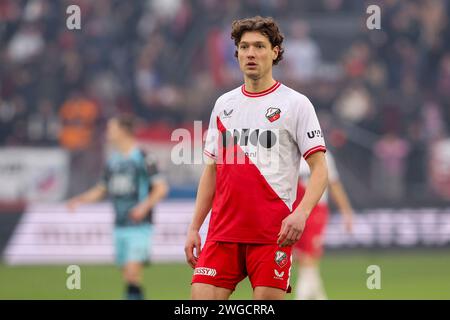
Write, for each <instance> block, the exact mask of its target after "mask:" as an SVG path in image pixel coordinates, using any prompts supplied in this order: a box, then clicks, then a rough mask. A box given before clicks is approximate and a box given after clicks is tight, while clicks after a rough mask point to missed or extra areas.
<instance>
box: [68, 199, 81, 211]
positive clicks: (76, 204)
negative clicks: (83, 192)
mask: <svg viewBox="0 0 450 320" xmlns="http://www.w3.org/2000/svg"><path fill="white" fill-rule="evenodd" d="M79 205H80V201H79V200H78V199H77V198H72V199H70V200H69V201H67V203H66V206H67V209H69V212H75V210H77V208H78V207H79Z"/></svg>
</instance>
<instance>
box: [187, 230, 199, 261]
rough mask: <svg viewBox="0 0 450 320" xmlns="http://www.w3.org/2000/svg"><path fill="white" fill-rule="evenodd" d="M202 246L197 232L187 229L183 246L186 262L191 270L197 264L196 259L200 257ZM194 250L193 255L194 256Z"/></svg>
mask: <svg viewBox="0 0 450 320" xmlns="http://www.w3.org/2000/svg"><path fill="white" fill-rule="evenodd" d="M201 246H202V239H201V238H200V234H199V232H198V231H197V230H193V229H189V230H188V233H187V238H186V244H185V246H184V253H185V255H186V261H187V263H188V264H189V265H190V266H191V268H192V269H194V268H195V265H196V264H197V261H198V257H199V256H200V252H201ZM194 248H195V251H196V252H195V253H196V254H194Z"/></svg>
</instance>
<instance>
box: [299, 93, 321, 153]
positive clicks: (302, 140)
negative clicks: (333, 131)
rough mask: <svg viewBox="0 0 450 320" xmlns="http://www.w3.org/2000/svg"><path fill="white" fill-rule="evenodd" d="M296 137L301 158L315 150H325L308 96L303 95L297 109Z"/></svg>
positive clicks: (317, 121)
mask: <svg viewBox="0 0 450 320" xmlns="http://www.w3.org/2000/svg"><path fill="white" fill-rule="evenodd" d="M297 110H298V113H297V123H296V129H295V130H296V138H297V144H298V147H299V149H300V152H301V154H302V155H303V158H305V159H306V158H308V157H309V156H310V155H312V154H313V153H315V152H317V151H323V152H325V151H326V148H325V141H324V138H323V133H322V129H321V128H320V124H319V120H318V119H317V115H316V111H315V110H314V107H313V105H312V103H311V102H310V101H309V100H308V98H306V97H304V98H303V99H302V101H301V102H300V106H299V108H298V109H297Z"/></svg>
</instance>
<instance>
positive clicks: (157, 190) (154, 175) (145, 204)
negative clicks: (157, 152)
mask: <svg viewBox="0 0 450 320" xmlns="http://www.w3.org/2000/svg"><path fill="white" fill-rule="evenodd" d="M145 175H146V176H147V177H146V178H147V179H149V182H150V186H151V191H150V192H149V193H148V195H147V197H145V199H144V200H142V201H141V202H140V203H138V204H137V205H136V206H135V207H134V208H133V209H132V210H131V215H130V217H131V219H133V220H134V221H141V220H143V219H144V218H145V217H146V216H147V215H148V213H149V212H150V210H152V209H153V207H154V206H155V205H156V204H157V203H158V202H160V201H161V200H162V199H164V198H165V197H166V196H167V194H168V192H169V186H168V184H167V182H166V180H165V179H164V178H163V176H162V175H161V174H160V173H159V171H158V169H157V166H156V160H155V159H152V158H147V159H146V169H145Z"/></svg>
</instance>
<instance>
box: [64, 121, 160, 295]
mask: <svg viewBox="0 0 450 320" xmlns="http://www.w3.org/2000/svg"><path fill="white" fill-rule="evenodd" d="M107 140H108V142H109V143H110V144H111V146H112V147H113V149H114V152H113V153H112V154H111V155H110V157H109V159H108V161H107V163H106V166H105V170H104V173H103V177H102V179H101V181H100V182H99V183H98V184H97V185H96V186H94V187H93V188H91V189H89V190H88V191H86V192H84V193H82V194H80V195H78V196H76V197H74V198H72V199H70V200H69V202H68V207H69V209H71V210H75V209H76V208H77V207H78V206H79V205H82V204H86V203H91V202H96V201H99V200H101V199H103V198H105V197H106V196H109V198H110V199H111V200H112V202H113V206H114V211H115V228H114V243H115V251H116V262H117V264H118V265H119V266H120V267H121V269H122V273H123V278H124V280H125V282H126V285H127V288H126V298H127V299H132V300H141V299H143V298H144V292H143V289H142V268H143V265H144V263H145V262H147V261H148V256H149V249H150V238H151V235H152V209H153V207H154V206H155V205H156V204H157V203H158V202H159V201H160V200H161V199H163V198H164V197H165V196H166V194H167V192H168V186H167V184H166V182H165V180H164V179H163V177H162V176H161V175H160V174H159V172H158V169H157V166H156V159H155V158H154V157H152V156H151V155H150V154H146V153H144V152H143V151H142V150H141V149H139V147H138V144H137V141H136V140H135V138H134V135H133V119H132V118H131V117H129V116H119V117H115V118H112V119H110V120H109V121H108V126H107Z"/></svg>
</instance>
